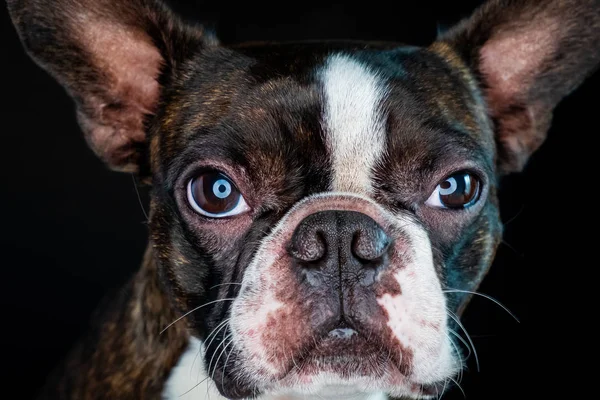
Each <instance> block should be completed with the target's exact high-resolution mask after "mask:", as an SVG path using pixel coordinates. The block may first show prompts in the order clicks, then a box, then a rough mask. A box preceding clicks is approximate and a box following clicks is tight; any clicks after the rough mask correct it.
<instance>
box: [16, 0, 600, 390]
mask: <svg viewBox="0 0 600 400" xmlns="http://www.w3.org/2000/svg"><path fill="white" fill-rule="evenodd" d="M7 4H8V9H9V12H10V14H11V17H12V20H13V22H14V25H15V26H16V29H17V31H18V33H19V36H20V38H21V41H22V43H23V45H24V47H25V49H26V50H27V52H28V53H29V54H30V55H31V57H32V58H33V59H34V60H35V61H36V62H37V63H38V64H39V65H40V66H41V67H42V68H44V69H45V70H46V71H48V72H49V73H50V74H51V75H52V76H53V77H54V78H55V79H56V80H57V81H58V82H60V83H61V84H62V85H63V86H64V87H65V89H66V90H67V91H68V93H69V94H70V95H71V96H72V97H73V100H74V102H75V104H76V107H77V117H78V121H79V124H80V126H81V128H82V131H83V132H84V134H85V138H86V140H87V142H88V143H89V145H90V147H91V148H92V149H93V150H94V152H95V153H96V154H97V155H98V156H99V157H100V158H101V159H102V160H103V161H104V162H105V163H106V164H107V165H108V166H109V167H111V168H113V169H115V170H119V171H125V172H129V173H134V174H136V175H137V177H138V178H139V179H140V180H141V181H143V182H146V183H147V184H148V185H150V187H151V201H150V216H149V231H150V236H149V240H148V248H147V251H146V254H145V257H144V261H143V264H142V266H141V268H140V269H139V272H138V273H137V274H136V275H135V277H134V278H133V279H132V280H131V281H130V282H129V284H127V285H126V286H125V287H124V288H122V290H121V291H120V292H119V293H118V295H117V296H115V297H114V298H112V299H111V302H110V305H109V306H107V307H105V308H103V309H102V310H101V311H100V312H99V314H98V318H97V319H96V320H95V322H94V324H93V328H92V329H91V331H90V332H89V335H87V336H86V337H85V338H84V340H82V341H81V342H80V343H79V344H78V345H77V346H76V347H75V348H74V349H73V350H72V352H71V353H70V355H69V357H68V358H67V359H66V360H65V362H64V365H62V366H61V367H59V368H58V369H57V370H56V373H55V376H54V377H52V378H51V379H49V383H48V385H47V387H46V389H45V391H44V393H43V396H45V397H44V398H59V399H78V400H84V399H172V400H175V399H204V398H210V399H214V400H216V399H246V398H257V399H261V400H267V399H273V400H283V399H302V398H308V399H349V398H352V399H363V400H366V399H371V400H375V399H387V398H406V399H410V398H436V397H440V396H441V395H442V394H443V393H444V391H445V390H446V389H447V388H448V387H450V386H451V385H452V382H453V381H454V380H455V379H456V377H457V375H458V374H459V373H460V371H461V370H462V368H463V366H464V354H462V353H461V351H460V350H459V348H458V344H457V343H456V340H457V339H456V337H454V335H453V333H454V329H456V326H457V325H460V320H459V316H460V315H461V314H462V312H463V310H464V308H465V306H466V305H467V303H468V301H469V299H470V298H471V297H472V295H473V294H474V293H475V291H476V289H477V287H478V286H479V284H480V283H481V281H482V279H483V278H484V276H485V275H486V272H487V271H488V268H489V266H490V264H491V262H492V259H493V258H494V254H495V250H496V248H497V246H498V244H499V242H500V240H501V236H502V227H501V223H500V218H499V209H498V207H499V205H498V197H497V192H498V182H499V179H500V177H502V176H504V175H506V174H509V173H513V172H518V171H520V170H522V168H523V167H524V165H525V164H526V162H527V160H528V158H529V156H530V155H531V154H532V152H533V151H535V150H536V149H537V148H538V147H539V146H540V145H541V144H542V142H543V141H544V138H545V135H546V132H547V130H548V128H549V125H550V123H551V120H552V112H553V109H554V107H555V106H556V105H557V104H558V103H559V101H560V100H561V99H562V98H563V97H565V96H566V95H568V94H569V93H570V92H571V91H573V90H574V89H575V88H576V87H577V86H578V85H580V84H581V83H582V82H583V81H584V80H585V78H586V77H588V76H589V75H590V74H591V73H592V72H593V71H595V70H596V68H597V67H598V65H599V64H600V1H599V0H491V1H489V2H487V3H485V4H483V5H482V6H481V7H480V8H479V9H477V10H476V11H475V12H474V14H473V15H472V16H471V17H470V18H468V19H465V20H464V21H462V22H460V23H458V24H457V25H456V26H455V27H453V28H451V29H450V30H448V31H446V32H445V33H443V34H440V36H439V37H438V39H437V40H436V41H435V42H434V43H432V44H431V45H429V46H428V47H414V46H406V45H401V44H396V43H387V42H386V43H380V42H376V43H371V42H354V41H353V42H345V41H336V42H330V41H326V42H293V43H251V44H239V45H233V46H224V45H221V44H220V43H219V41H218V40H217V38H216V37H215V35H214V34H213V33H211V32H209V31H207V30H206V29H203V28H202V27H201V26H195V25H191V24H188V23H184V22H183V21H182V20H181V19H180V18H179V17H177V16H176V15H174V14H173V13H172V12H171V11H170V10H169V9H168V8H167V7H166V6H165V5H164V4H162V3H161V2H160V1H159V0H53V1H44V0H7Z"/></svg>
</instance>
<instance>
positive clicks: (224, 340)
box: [211, 333, 233, 380]
mask: <svg viewBox="0 0 600 400" xmlns="http://www.w3.org/2000/svg"><path fill="white" fill-rule="evenodd" d="M232 337H233V333H230V334H229V336H227V337H226V338H223V343H227V344H225V346H223V350H221V353H219V357H217V362H215V367H214V368H213V373H212V375H211V376H212V377H213V380H214V379H215V374H216V373H217V367H218V366H219V360H220V359H221V357H222V356H223V353H224V352H225V350H227V346H229V345H230V344H231V343H232V342H233V339H231V340H229V342H227V339H229V338H232ZM215 352H216V350H215ZM223 370H224V369H223ZM222 376H225V374H223V375H222Z"/></svg>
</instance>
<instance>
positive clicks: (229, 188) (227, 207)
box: [187, 171, 249, 218]
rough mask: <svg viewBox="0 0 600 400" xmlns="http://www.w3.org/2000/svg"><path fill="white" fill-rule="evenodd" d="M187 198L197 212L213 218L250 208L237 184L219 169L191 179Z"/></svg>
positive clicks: (232, 214) (227, 215)
mask: <svg viewBox="0 0 600 400" xmlns="http://www.w3.org/2000/svg"><path fill="white" fill-rule="evenodd" d="M187 198H188V202H189V203H190V205H191V206H192V208H193V209H194V210H195V211H196V212H198V213H199V214H202V215H204V216H207V217H212V218H223V217H230V216H234V215H238V214H241V213H243V212H246V211H248V210H249V207H248V205H247V204H246V201H245V200H244V197H243V196H242V194H241V193H240V191H239V190H238V188H237V187H236V186H235V184H234V183H233V182H232V181H231V179H229V178H228V177H227V176H226V175H225V174H223V173H221V172H218V171H209V172H204V173H202V174H200V175H198V176H196V177H194V178H192V179H190V181H189V183H188V187H187Z"/></svg>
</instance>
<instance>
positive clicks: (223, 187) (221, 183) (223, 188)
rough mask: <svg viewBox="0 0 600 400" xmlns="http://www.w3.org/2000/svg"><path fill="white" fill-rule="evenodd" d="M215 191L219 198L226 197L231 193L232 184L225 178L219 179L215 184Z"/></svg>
mask: <svg viewBox="0 0 600 400" xmlns="http://www.w3.org/2000/svg"><path fill="white" fill-rule="evenodd" d="M213 192H214V194H215V196H217V197H218V198H220V199H225V198H227V196H229V195H230V194H231V184H230V183H229V182H227V181H226V180H225V179H219V180H218V181H216V182H215V183H214V185H213Z"/></svg>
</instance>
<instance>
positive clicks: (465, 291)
mask: <svg viewBox="0 0 600 400" xmlns="http://www.w3.org/2000/svg"><path fill="white" fill-rule="evenodd" d="M443 292H444V293H468V294H474V295H477V296H481V297H483V298H484V299H488V300H489V301H491V302H493V303H494V304H496V305H497V306H499V307H500V308H502V309H503V310H504V311H506V312H507V313H508V315H510V316H511V317H513V318H514V319H515V321H517V322H519V323H520V322H521V321H519V319H518V318H517V317H516V316H515V314H513V313H512V311H510V310H509V309H508V308H507V307H506V306H505V305H504V304H502V303H500V302H499V301H498V300H496V299H495V298H493V297H492V296H488V295H487V294H484V293H479V292H472V291H470V290H460V289H452V288H450V290H444V291H443Z"/></svg>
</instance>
